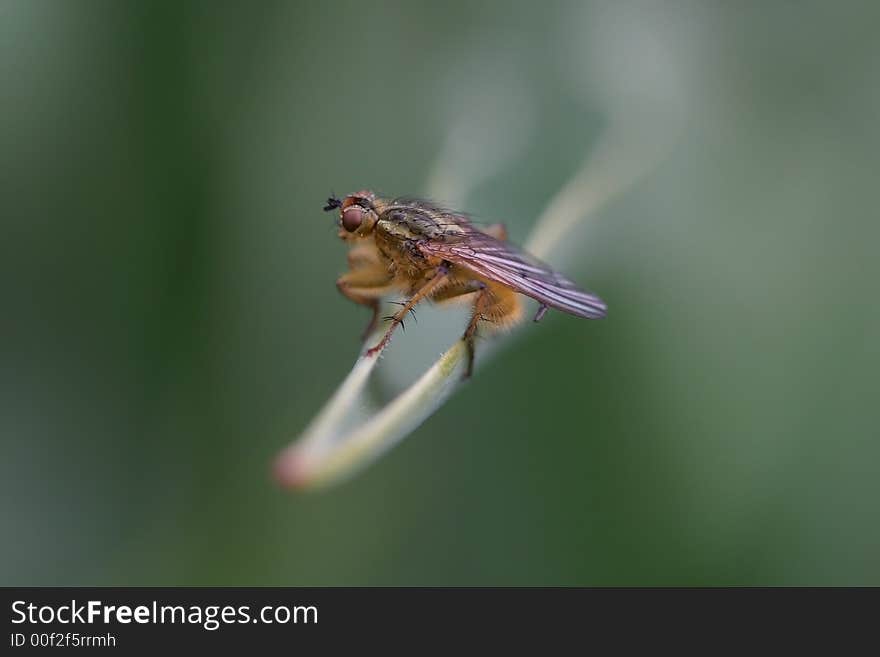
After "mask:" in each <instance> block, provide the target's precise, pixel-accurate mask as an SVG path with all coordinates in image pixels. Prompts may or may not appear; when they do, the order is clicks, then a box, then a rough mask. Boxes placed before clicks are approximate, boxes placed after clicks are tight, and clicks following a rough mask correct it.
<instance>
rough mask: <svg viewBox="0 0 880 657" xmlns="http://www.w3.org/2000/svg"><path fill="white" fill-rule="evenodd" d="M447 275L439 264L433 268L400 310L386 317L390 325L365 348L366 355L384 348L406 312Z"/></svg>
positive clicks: (435, 289) (434, 289)
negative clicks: (378, 338) (379, 338)
mask: <svg viewBox="0 0 880 657" xmlns="http://www.w3.org/2000/svg"><path fill="white" fill-rule="evenodd" d="M448 277H449V270H448V269H447V268H446V267H444V266H440V267H437V269H436V270H434V275H433V276H432V277H431V278H430V279H428V280H427V281H426V282H425V283H423V284H422V286H421V287H420V288H418V290H416V292H415V293H414V294H413V295H412V296H411V297H410V298H409V299H408V300H407V301H406V303H404V304H403V307H401V309H400V310H398V311H397V312H396V313H394V314H393V315H391V316H390V317H388V318H387V319H390V320H391V326H389V327H388V330H387V331H385V335H383V336H382V339H381V340H380V341H379V343H378V344H377V345H376V346H375V347H371V348H370V349H368V350H367V356H375V355H376V354H377V353H379V352H380V351H382V349H384V348H385V345H387V344H388V341H389V340H390V339H391V334H392V333H394V329H396V328H397V325H398V324H403V319H404V318H405V317H406V314H407V313H408V312H410V311H411V310H412V309H413V308H414V307H415V306H416V304H417V303H419V301H421V300H422V299H424V298H426V297H429V296H430V295H431V293H432V292H435V291H437V289H438V287H439V286H440V285H442V284H443V283H445V282H446V280H447V278H448Z"/></svg>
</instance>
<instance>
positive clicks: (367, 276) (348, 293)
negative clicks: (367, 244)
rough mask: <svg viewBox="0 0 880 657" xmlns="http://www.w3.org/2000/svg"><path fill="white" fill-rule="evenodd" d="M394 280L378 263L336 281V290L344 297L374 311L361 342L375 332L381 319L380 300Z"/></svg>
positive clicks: (372, 263) (360, 268) (365, 266)
mask: <svg viewBox="0 0 880 657" xmlns="http://www.w3.org/2000/svg"><path fill="white" fill-rule="evenodd" d="M393 278H394V277H393V275H392V274H391V272H389V271H388V268H387V267H386V266H385V265H384V264H383V263H381V262H378V261H376V262H371V263H369V264H366V265H362V266H361V267H359V268H358V269H352V270H351V271H349V272H348V273H346V274H343V275H342V276H340V277H339V279H338V280H337V281H336V288H337V289H338V290H339V291H340V292H341V293H342V294H343V296H345V297H346V298H348V299H351V300H352V301H354V302H355V303H357V304H360V305H362V306H366V307H367V308H369V309H370V310H372V311H373V315H372V317H371V318H370V322H369V324H367V327H366V329H364V332H363V334H362V335H361V340H365V339H366V338H367V337H368V336H369V335H370V333H372V332H373V331H374V330H375V328H376V322H377V320H378V319H379V299H380V298H381V297H382V296H383V295H384V294H387V293H388V291H389V290H390V288H391V283H392V281H393Z"/></svg>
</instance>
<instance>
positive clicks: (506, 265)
mask: <svg viewBox="0 0 880 657" xmlns="http://www.w3.org/2000/svg"><path fill="white" fill-rule="evenodd" d="M462 223H463V222H462ZM464 226H465V227H466V232H465V233H464V234H461V235H446V236H444V237H445V239H439V240H425V241H423V242H420V243H419V248H420V249H421V250H422V252H423V253H424V254H425V255H431V256H437V257H439V258H443V259H444V260H447V261H449V262H451V263H453V264H457V265H461V266H463V267H466V268H467V269H470V270H471V271H473V272H475V273H477V274H479V275H480V276H484V277H485V278H487V279H489V280H492V281H495V282H497V283H501V284H502V285H506V286H507V287H509V288H511V289H513V290H516V291H517V292H520V293H521V294H525V295H526V296H529V297H532V298H533V299H537V300H538V301H540V302H541V303H542V304H545V305H547V306H550V307H551V308H556V309H557V310H561V311H563V312H566V313H569V314H571V315H575V316H577V317H585V318H587V319H598V318H600V317H604V316H605V302H603V301H602V299H600V298H599V297H597V296H596V295H595V294H590V293H589V292H584V291H583V290H580V289H578V287H577V285H575V284H574V283H573V282H572V281H570V280H569V279H567V278H566V277H565V276H563V275H562V274H560V273H558V272H555V271H553V270H552V269H551V268H550V267H548V266H547V265H545V264H544V263H542V262H540V261H538V260H537V259H536V258H534V257H532V256H530V255H528V254H527V253H525V252H524V251H521V250H520V249H518V248H517V247H515V246H513V245H512V244H510V243H508V242H502V241H501V240H497V239H495V238H494V237H492V236H491V235H487V234H485V233H482V232H479V231H478V230H476V229H475V228H473V227H472V226H470V225H467V224H464Z"/></svg>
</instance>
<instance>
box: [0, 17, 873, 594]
mask: <svg viewBox="0 0 880 657" xmlns="http://www.w3.org/2000/svg"><path fill="white" fill-rule="evenodd" d="M878 25H880V10H878V9H877V5H876V3H870V2H865V3H862V4H859V3H855V2H844V3H830V2H797V3H795V2H751V3H749V2H735V3H723V2H716V3H713V2H697V1H693V2H664V3H661V2H650V1H648V0H645V1H644V2H641V3H638V2H637V3H610V2H608V3H584V2H569V3H564V2H563V3H522V4H521V5H514V4H511V3H501V2H498V3H495V2H483V1H478V2H447V3H429V2H387V3H382V4H379V3H363V2H343V3H336V2H332V3H331V2H327V3H295V2H288V3H281V2H263V3H256V4H253V5H249V6H247V7H245V6H244V4H243V3H211V2H203V3H196V2H183V3H178V2H143V3H131V2H109V1H108V2H92V1H82V2H51V1H37V0H21V1H10V0H5V1H3V2H2V3H0V99H2V100H0V189H2V196H0V215H2V227H3V239H2V246H0V249H2V250H0V253H2V263H3V277H2V278H3V283H2V284H0V285H2V289H3V290H4V294H3V309H4V312H3V321H2V323H0V325H2V327H3V335H4V339H3V352H4V354H3V361H2V370H0V386H2V397H0V399H2V419H0V431H2V449H3V451H2V463H0V468H2V469H0V480H2V482H3V494H2V497H0V521H2V525H3V537H4V538H3V541H2V543H0V564H2V577H0V584H6V585H24V584H31V585H34V584H37V585H49V584H102V585H109V584H118V585H129V584H142V585H177V584H192V585H198V584H235V585H512V584H527V585H532V584H557V585H569V584H572V585H573V584H586V585H598V584H612V585H614V584H647V585H655V584H798V585H799V584H875V585H876V584H880V476H878V475H880V440H878V436H880V432H878V429H877V408H878V401H880V399H878V371H880V343H878V337H880V304H878V300H877V283H878V280H880V279H878V277H880V260H878V258H877V256H876V250H877V245H878V242H880V240H878V238H880V224H878V213H877V210H876V202H877V197H878V184H877V183H878V173H880V161H878V157H877V153H878V149H880V128H878V116H880V73H878V72H880V40H878ZM655 107H657V108H660V107H662V109H663V111H658V112H656V114H655V113H654V112H653V108H655ZM628 111H634V113H635V114H637V115H638V119H637V120H635V122H634V123H632V124H631V125H632V126H633V134H636V135H638V138H639V139H641V138H642V137H643V136H647V138H648V139H652V138H655V137H656V136H657V134H662V135H663V136H664V137H667V138H668V144H667V145H666V146H665V147H664V149H663V154H662V156H660V157H657V161H656V164H653V165H651V166H650V170H649V171H647V172H646V175H644V176H642V177H641V178H639V180H638V181H636V182H635V184H634V185H632V186H631V187H630V188H629V189H628V190H627V191H626V192H625V193H623V194H621V195H619V196H617V197H615V198H614V199H613V200H612V201H611V202H609V203H608V204H606V205H603V206H602V207H601V208H600V209H599V210H598V211H597V212H596V213H595V214H594V216H593V217H592V218H591V222H590V223H589V224H588V225H589V228H588V229H587V228H584V229H583V230H578V231H573V232H572V234H571V236H570V238H569V239H568V241H567V247H566V248H567V250H569V251H571V252H572V253H574V254H575V255H572V253H569V254H568V255H567V256H566V257H567V258H568V260H567V261H565V262H566V266H565V269H566V272H567V273H569V274H570V275H571V276H572V277H573V278H575V279H576V280H579V281H581V282H583V283H584V284H585V285H587V286H588V287H590V288H591V289H594V290H596V291H597V292H599V293H600V294H601V295H602V296H603V297H604V298H605V299H606V300H607V301H608V303H609V306H610V314H609V317H608V318H607V319H606V320H604V321H601V322H582V321H579V320H576V319H574V318H571V317H567V316H563V315H561V314H558V313H551V314H550V315H549V316H548V317H547V319H545V320H544V322H543V323H541V324H540V325H537V326H533V325H528V326H525V327H523V328H522V329H521V334H520V335H519V336H518V338H519V339H518V340H516V341H515V344H513V345H511V348H509V349H506V350H503V351H502V352H500V353H498V354H497V355H496V357H494V358H492V359H491V360H488V359H487V360H486V361H484V365H485V366H484V367H482V368H481V369H480V371H478V373H477V376H476V377H475V378H474V380H473V381H472V382H470V383H469V384H468V385H467V386H465V387H463V388H461V389H460V390H459V393H458V394H457V395H456V396H455V397H454V398H453V399H452V400H451V401H450V402H449V403H447V404H446V405H445V406H444V407H443V408H442V409H441V410H440V411H439V412H438V413H437V414H436V415H435V416H434V417H432V418H430V419H429V420H428V421H427V423H426V424H425V425H423V426H422V427H421V428H420V429H419V430H417V431H416V432H415V433H414V434H413V435H411V436H410V437H409V438H408V439H407V440H406V441H405V442H404V443H403V444H402V445H400V446H399V447H398V448H396V449H395V450H393V451H392V452H391V453H390V454H389V455H388V456H387V457H385V458H384V459H382V460H381V461H379V462H378V463H376V464H375V465H374V466H373V467H371V468H370V469H368V470H366V471H364V472H363V473H361V474H360V475H359V476H358V477H356V478H355V479H353V480H351V481H349V482H347V483H345V484H344V485H342V486H340V487H338V488H334V489H332V490H329V491H326V492H320V493H312V494H305V495H297V494H291V493H288V492H283V491H281V490H279V489H278V488H277V487H276V486H275V484H274V483H273V482H272V480H271V478H270V476H269V465H270V463H271V461H272V459H273V457H274V454H275V453H276V452H277V451H278V450H279V449H280V448H282V447H283V446H284V445H285V444H286V443H287V442H288V441H289V440H291V439H292V438H293V437H295V436H296V435H297V433H298V432H299V431H300V430H302V428H303V427H304V426H305V425H306V423H307V422H308V421H309V419H310V418H311V417H312V416H313V415H314V414H315V412H316V411H317V410H318V409H319V408H320V407H321V405H322V403H323V402H324V401H325V400H326V399H327V397H328V396H329V395H330V394H331V393H332V391H333V390H334V389H335V387H336V386H337V385H338V383H339V382H340V381H341V380H342V378H343V377H344V376H345V374H346V373H347V372H348V370H349V368H350V366H351V364H352V362H353V360H354V358H355V357H356V355H357V353H358V342H357V340H356V336H357V334H358V332H359V331H360V329H361V328H362V326H363V323H364V322H365V320H366V314H365V311H364V310H363V309H362V308H358V307H356V306H354V305H353V304H351V303H349V302H347V301H346V300H345V299H343V298H341V297H340V296H339V295H338V294H337V292H336V290H335V287H334V280H335V278H336V276H337V275H338V274H339V273H341V272H342V271H343V270H344V264H345V256H344V250H343V246H342V245H341V244H340V243H339V242H338V240H337V239H336V237H335V229H334V227H333V225H332V221H331V218H330V217H328V216H327V215H325V214H324V213H322V212H321V210H320V208H321V205H322V203H323V200H324V199H325V198H326V196H327V195H328V194H329V193H330V192H331V191H333V192H336V193H337V194H344V193H347V192H351V191H354V190H356V189H360V188H362V187H365V186H368V187H372V188H375V189H378V190H382V191H385V192H387V193H388V194H391V195H399V194H424V193H427V192H429V191H430V189H429V187H430V185H429V180H431V179H432V175H435V174H436V171H437V167H438V166H440V165H438V162H441V161H442V162H445V164H444V165H443V166H445V167H446V170H447V171H453V172H459V173H460V174H461V177H462V178H463V181H460V183H459V188H462V186H463V185H468V186H470V188H471V189H469V190H468V194H467V198H466V200H465V199H464V198H462V199H461V201H462V202H463V203H464V204H465V207H466V209H468V210H471V211H473V212H474V213H476V214H477V215H478V216H480V217H484V218H486V219H487V220H504V221H506V222H507V223H508V225H509V227H510V231H511V234H512V237H513V239H514V240H515V241H518V242H522V241H523V240H524V238H525V237H526V235H527V234H528V231H529V227H530V226H531V225H532V224H533V222H534V221H535V218H536V217H537V216H538V215H539V214H540V213H541V211H542V209H543V208H544V207H545V205H546V204H547V202H548V201H549V200H550V199H551V198H552V197H553V196H554V194H555V193H556V192H557V191H558V190H559V188H560V187H561V186H562V185H563V184H564V183H565V182H566V180H568V179H569V177H570V176H571V175H572V173H573V172H574V171H575V170H577V168H578V167H579V165H580V162H581V161H582V160H583V159H584V157H585V156H586V155H587V154H589V153H590V152H591V150H592V149H594V148H595V146H596V144H598V143H600V142H601V140H602V139H603V135H606V134H608V130H609V129H610V128H609V126H614V125H617V123H616V121H617V120H618V117H619V115H621V114H626V113H627V112H628ZM664 112H665V113H664ZM670 116H673V117H674V120H673V121H672V124H673V125H674V126H675V129H674V130H670V128H669V126H670V123H669V117H670ZM655 118H656V121H655ZM462 126H463V127H462ZM624 132H627V130H624ZM673 136H674V139H673V138H672V137H673ZM456 140H457V141H456ZM450 144H451V145H450ZM456 144H457V145H456ZM456 158H457V159H456ZM462 193H463V192H462ZM450 195H452V193H451V192H450ZM455 200H459V199H455ZM561 257H562V254H560V258H561ZM424 325H425V322H422V325H421V326H419V327H413V328H414V330H413V328H410V330H409V331H408V332H407V333H406V335H405V336H401V337H398V338H397V339H396V340H395V344H394V345H393V346H392V350H391V353H390V354H389V356H388V357H387V358H386V359H385V360H383V362H382V364H381V365H380V370H381V369H382V368H383V367H384V366H385V365H386V363H388V367H389V368H391V367H392V365H391V364H390V363H391V361H392V360H393V359H394V351H395V349H399V350H400V353H401V354H403V353H405V352H404V350H405V349H407V348H410V349H412V348H413V346H415V347H416V348H418V347H419V344H420V343H419V340H420V331H429V330H430V328H429V327H425V326H424ZM452 330H453V333H451V334H450V335H448V336H446V338H447V339H446V343H449V342H451V340H452V339H453V338H454V337H455V336H456V334H457V331H458V330H460V327H459V326H458V325H453V329H452ZM407 345H408V346H409V347H407ZM432 349H434V348H433V347H432ZM433 353H436V352H433ZM389 371H390V370H389Z"/></svg>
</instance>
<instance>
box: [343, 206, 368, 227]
mask: <svg viewBox="0 0 880 657" xmlns="http://www.w3.org/2000/svg"><path fill="white" fill-rule="evenodd" d="M363 219H364V209H363V208H362V207H360V206H357V205H352V206H351V207H349V208H346V209H345V211H344V212H343V213H342V227H343V228H345V230H347V231H348V232H349V233H353V232H354V231H356V230H357V229H358V226H360V225H361V221H363Z"/></svg>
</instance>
